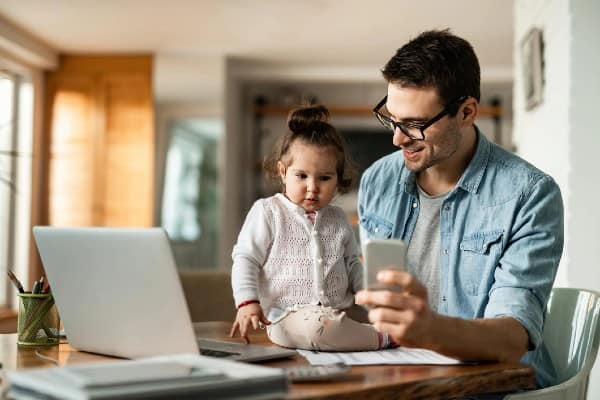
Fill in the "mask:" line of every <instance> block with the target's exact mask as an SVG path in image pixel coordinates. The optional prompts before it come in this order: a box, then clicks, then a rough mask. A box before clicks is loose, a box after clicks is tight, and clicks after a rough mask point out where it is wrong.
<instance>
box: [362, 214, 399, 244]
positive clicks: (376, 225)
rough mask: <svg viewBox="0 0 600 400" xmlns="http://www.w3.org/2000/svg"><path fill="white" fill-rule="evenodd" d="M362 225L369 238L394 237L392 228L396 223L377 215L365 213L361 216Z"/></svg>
mask: <svg viewBox="0 0 600 400" xmlns="http://www.w3.org/2000/svg"><path fill="white" fill-rule="evenodd" d="M360 225H361V226H362V228H363V229H364V230H365V231H366V232H367V234H368V235H369V238H373V239H389V238H391V237H392V229H393V228H394V224H392V223H391V222H389V221H386V220H385V219H383V218H381V217H379V216H377V215H374V214H366V215H363V216H362V217H361V218H360Z"/></svg>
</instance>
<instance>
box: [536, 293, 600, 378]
mask: <svg viewBox="0 0 600 400" xmlns="http://www.w3.org/2000/svg"><path fill="white" fill-rule="evenodd" d="M599 319H600V294H599V293H597V292H594V291H590V290H583V289H571V288H555V289H552V293H551V295H550V299H549V300H548V311H547V314H546V323H545V325H544V333H543V336H544V342H545V343H546V346H547V348H548V351H549V352H550V356H551V357H552V361H553V363H554V368H555V370H556V374H557V383H562V382H565V381H567V380H568V379H570V378H572V377H574V376H575V375H576V374H577V373H579V372H581V373H583V374H586V375H587V374H589V372H590V370H591V368H592V366H593V364H594V360H595V359H596V353H597V352H598V342H599V340H600V326H599Z"/></svg>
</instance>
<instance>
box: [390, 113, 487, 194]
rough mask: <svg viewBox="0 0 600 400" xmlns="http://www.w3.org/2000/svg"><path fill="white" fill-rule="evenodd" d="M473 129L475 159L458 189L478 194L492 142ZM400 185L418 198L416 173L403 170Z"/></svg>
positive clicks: (470, 162) (464, 174) (466, 170)
mask: <svg viewBox="0 0 600 400" xmlns="http://www.w3.org/2000/svg"><path fill="white" fill-rule="evenodd" d="M473 127H474V128H475V134H476V135H477V148H476V149H475V153H474V154H473V158H472V159H471V161H469V164H468V165H467V168H466V169H465V171H464V172H463V174H462V176H461V177H460V179H459V180H458V183H457V184H456V187H459V188H461V189H463V190H466V191H467V192H470V193H477V190H478V189H479V183H480V182H481V179H482V178H483V174H485V170H486V167H487V164H488V160H489V156H490V142H489V141H488V140H487V139H486V137H485V136H484V135H483V134H482V133H481V131H480V130H479V128H478V127H477V125H473ZM400 183H401V184H402V183H404V190H405V191H406V192H407V193H409V194H411V195H413V196H415V197H416V196H417V176H416V174H415V173H414V172H412V171H411V170H409V169H408V168H403V170H402V175H401V176H400Z"/></svg>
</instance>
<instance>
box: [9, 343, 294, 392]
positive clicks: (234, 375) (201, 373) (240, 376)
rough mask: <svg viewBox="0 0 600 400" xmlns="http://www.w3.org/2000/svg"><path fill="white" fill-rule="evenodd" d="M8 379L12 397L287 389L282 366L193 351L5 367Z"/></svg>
mask: <svg viewBox="0 0 600 400" xmlns="http://www.w3.org/2000/svg"><path fill="white" fill-rule="evenodd" d="M7 378H8V381H9V382H10V392H9V396H10V398H14V399H16V400H20V399H33V398H35V399H39V398H44V399H61V400H84V399H87V400H90V399H132V398H136V399H139V398H160V399H165V398H171V399H188V398H189V399H192V398H194V399H197V398H227V399H249V398H252V399H257V398H260V399H271V398H283V397H284V395H285V393H286V392H287V388H288V382H287V378H286V375H285V372H284V371H283V370H282V369H279V368H267V367H261V366H257V365H249V364H243V363H239V362H234V361H228V360H215V359H211V358H208V357H203V356H200V355H191V354H180V355H175V356H161V357H151V358H143V359H139V360H134V361H112V362H101V363H89V364H81V365H68V366H65V367H46V368H33V369H27V370H21V371H9V372H7Z"/></svg>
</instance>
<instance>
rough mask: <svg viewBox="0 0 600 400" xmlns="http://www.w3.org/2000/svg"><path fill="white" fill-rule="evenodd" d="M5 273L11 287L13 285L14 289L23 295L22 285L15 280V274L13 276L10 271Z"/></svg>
mask: <svg viewBox="0 0 600 400" xmlns="http://www.w3.org/2000/svg"><path fill="white" fill-rule="evenodd" d="M6 273H7V274H8V277H9V278H10V280H11V282H12V283H13V285H15V287H16V288H17V290H18V291H19V293H25V290H24V289H23V285H21V282H20V281H19V280H18V279H17V277H16V276H15V274H13V272H12V271H11V270H8V271H7V272H6Z"/></svg>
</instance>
